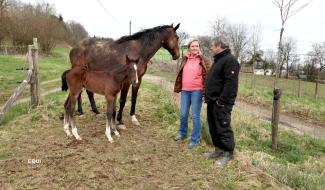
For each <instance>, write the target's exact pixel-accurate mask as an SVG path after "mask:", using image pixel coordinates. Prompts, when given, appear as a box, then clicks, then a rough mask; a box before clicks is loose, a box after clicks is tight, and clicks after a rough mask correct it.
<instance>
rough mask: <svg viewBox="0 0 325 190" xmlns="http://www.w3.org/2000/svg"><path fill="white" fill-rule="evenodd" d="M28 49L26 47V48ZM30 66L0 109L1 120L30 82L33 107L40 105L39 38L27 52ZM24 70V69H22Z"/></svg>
mask: <svg viewBox="0 0 325 190" xmlns="http://www.w3.org/2000/svg"><path fill="white" fill-rule="evenodd" d="M25 51H26V49H25ZM26 56H27V61H28V63H29V68H28V70H27V74H26V77H25V78H24V80H23V81H22V82H21V83H20V85H19V86H18V87H17V88H16V89H15V91H14V93H13V94H12V95H11V96H10V98H9V99H8V100H7V101H6V103H5V104H4V105H3V106H2V107H1V109H0V121H1V120H2V119H3V118H4V116H5V114H6V112H7V111H8V110H9V108H10V107H11V106H12V105H13V103H14V102H15V101H16V100H17V99H18V98H19V96H20V95H21V94H22V93H23V91H24V89H25V87H26V86H27V84H30V97H31V107H36V106H38V105H40V103H41V100H40V98H41V97H40V81H39V68H38V42H37V38H34V39H33V45H29V46H28V52H27V54H26ZM22 70H24V69H22Z"/></svg>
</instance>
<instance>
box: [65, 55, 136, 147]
mask: <svg viewBox="0 0 325 190" xmlns="http://www.w3.org/2000/svg"><path fill="white" fill-rule="evenodd" d="M138 61H139V58H137V59H130V58H129V57H128V56H126V64H115V65H114V66H111V67H110V68H109V70H107V71H93V70H89V69H88V68H87V66H76V67H74V68H72V69H71V70H70V71H69V72H68V73H67V76H66V80H67V83H68V87H69V96H68V98H67V100H66V101H65V104H64V109H65V112H64V130H65V132H66V133H67V135H68V136H69V137H71V136H72V135H73V136H74V137H75V138H76V139H77V140H81V137H80V136H79V134H78V132H77V126H76V124H75V121H74V117H73V116H74V110H75V106H76V102H77V99H78V96H79V94H80V92H81V90H82V88H83V87H84V88H86V89H87V90H90V91H92V92H94V93H97V94H101V95H104V96H105V98H106V102H107V121H106V131H105V135H106V137H107V138H108V140H109V142H114V140H113V138H112V136H111V129H112V130H113V132H114V134H115V135H116V136H118V137H119V133H118V131H117V130H116V127H115V122H114V121H113V120H114V117H113V115H114V114H115V104H116V96H117V94H118V92H119V91H120V90H121V88H122V87H123V84H124V83H125V82H126V81H129V82H130V83H132V85H133V86H136V85H137V84H138V82H139V80H138V73H137V64H138ZM70 127H71V132H72V133H71V132H70Z"/></svg>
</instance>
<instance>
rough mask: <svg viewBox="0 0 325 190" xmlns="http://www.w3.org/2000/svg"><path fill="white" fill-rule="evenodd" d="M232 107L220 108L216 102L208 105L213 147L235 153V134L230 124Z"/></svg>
mask: <svg viewBox="0 0 325 190" xmlns="http://www.w3.org/2000/svg"><path fill="white" fill-rule="evenodd" d="M232 107H233V106H232V105H224V107H220V106H219V105H217V104H216V103H215V102H208V103H207V118H208V123H209V130H210V135H211V138H212V142H213V145H214V146H215V147H217V148H219V149H221V150H223V151H227V152H230V153H233V151H234V148H235V142H234V133H233V131H232V128H231V124H230V123H231V111H232Z"/></svg>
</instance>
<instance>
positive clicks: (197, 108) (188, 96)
mask: <svg viewBox="0 0 325 190" xmlns="http://www.w3.org/2000/svg"><path fill="white" fill-rule="evenodd" d="M191 105H192V119H193V129H192V135H191V143H192V144H198V143H200V136H201V117H200V116H201V108H202V91H201V90H195V91H184V90H182V92H181V114H180V119H181V126H180V128H179V136H180V137H182V138H186V137H187V129H188V114H189V110H190V106H191Z"/></svg>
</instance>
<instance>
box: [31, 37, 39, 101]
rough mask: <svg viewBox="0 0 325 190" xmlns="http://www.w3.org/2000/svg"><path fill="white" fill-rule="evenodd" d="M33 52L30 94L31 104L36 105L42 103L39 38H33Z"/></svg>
mask: <svg viewBox="0 0 325 190" xmlns="http://www.w3.org/2000/svg"><path fill="white" fill-rule="evenodd" d="M31 53H32V61H33V74H32V78H31V81H30V92H31V95H30V96H31V106H32V107H36V106H38V105H40V103H41V101H40V98H41V93H40V82H39V68H38V44H37V38H34V39H33V46H32V48H31Z"/></svg>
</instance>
